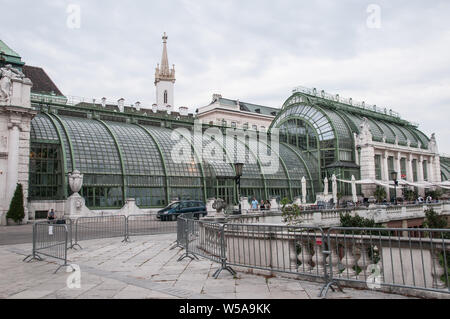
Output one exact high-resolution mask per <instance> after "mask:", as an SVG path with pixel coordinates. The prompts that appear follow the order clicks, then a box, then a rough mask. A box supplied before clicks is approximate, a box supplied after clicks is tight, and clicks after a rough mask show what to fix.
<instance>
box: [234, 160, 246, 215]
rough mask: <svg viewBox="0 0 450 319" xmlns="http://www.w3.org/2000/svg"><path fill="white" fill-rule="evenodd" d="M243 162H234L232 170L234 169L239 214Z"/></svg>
mask: <svg viewBox="0 0 450 319" xmlns="http://www.w3.org/2000/svg"><path fill="white" fill-rule="evenodd" d="M243 167H244V164H243V163H234V170H235V171H236V177H235V180H236V184H237V192H238V194H237V195H238V196H237V198H238V202H239V214H242V208H241V176H242V170H243Z"/></svg>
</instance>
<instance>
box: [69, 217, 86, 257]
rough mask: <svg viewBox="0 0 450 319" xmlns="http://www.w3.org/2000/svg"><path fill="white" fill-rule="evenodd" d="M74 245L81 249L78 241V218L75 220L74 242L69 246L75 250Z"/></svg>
mask: <svg viewBox="0 0 450 319" xmlns="http://www.w3.org/2000/svg"><path fill="white" fill-rule="evenodd" d="M72 229H73V227H72ZM75 246H78V247H80V249H83V247H81V245H80V244H79V243H78V219H76V220H75V244H72V246H71V247H70V248H71V249H74V250H76V249H75Z"/></svg>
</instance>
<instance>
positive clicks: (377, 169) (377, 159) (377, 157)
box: [375, 155, 382, 180]
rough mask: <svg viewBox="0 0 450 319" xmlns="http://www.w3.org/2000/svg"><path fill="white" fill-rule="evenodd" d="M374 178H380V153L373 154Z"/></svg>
mask: <svg viewBox="0 0 450 319" xmlns="http://www.w3.org/2000/svg"><path fill="white" fill-rule="evenodd" d="M375 179H376V180H381V179H382V177H381V155H375Z"/></svg>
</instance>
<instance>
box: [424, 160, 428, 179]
mask: <svg viewBox="0 0 450 319" xmlns="http://www.w3.org/2000/svg"><path fill="white" fill-rule="evenodd" d="M423 180H424V181H427V180H428V167H427V161H423Z"/></svg>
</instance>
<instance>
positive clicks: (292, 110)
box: [271, 103, 335, 141]
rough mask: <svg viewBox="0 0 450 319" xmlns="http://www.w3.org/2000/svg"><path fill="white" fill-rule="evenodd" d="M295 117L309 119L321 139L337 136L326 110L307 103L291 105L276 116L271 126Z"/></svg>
mask: <svg viewBox="0 0 450 319" xmlns="http://www.w3.org/2000/svg"><path fill="white" fill-rule="evenodd" d="M295 117H298V118H302V119H304V120H306V121H308V122H309V123H310V124H311V125H312V126H313V127H314V129H315V130H316V131H317V134H318V136H319V140H320V141H323V140H330V139H333V138H335V135H334V130H333V127H332V124H331V122H330V120H329V119H328V118H327V116H326V114H325V112H324V111H322V110H321V109H319V108H317V107H314V106H310V105H307V104H305V103H295V104H292V105H290V106H289V107H288V108H286V109H285V110H283V111H282V112H281V113H280V114H279V115H278V116H277V117H276V118H275V120H274V121H273V122H272V124H271V127H278V126H280V125H281V123H283V122H284V121H286V120H288V119H290V118H295Z"/></svg>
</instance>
